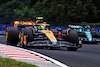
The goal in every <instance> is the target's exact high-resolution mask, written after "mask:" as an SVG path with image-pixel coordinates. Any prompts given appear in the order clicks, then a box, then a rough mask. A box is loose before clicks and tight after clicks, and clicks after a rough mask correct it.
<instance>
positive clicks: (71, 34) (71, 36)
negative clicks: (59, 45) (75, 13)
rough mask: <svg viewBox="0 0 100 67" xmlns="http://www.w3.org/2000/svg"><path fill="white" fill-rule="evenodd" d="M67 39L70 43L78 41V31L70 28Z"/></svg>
mask: <svg viewBox="0 0 100 67" xmlns="http://www.w3.org/2000/svg"><path fill="white" fill-rule="evenodd" d="M68 40H69V41H70V42H71V43H76V44H77V43H78V33H77V32H76V31H75V30H73V29H71V30H70V31H69V37H68Z"/></svg>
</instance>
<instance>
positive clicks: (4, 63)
mask: <svg viewBox="0 0 100 67" xmlns="http://www.w3.org/2000/svg"><path fill="white" fill-rule="evenodd" d="M0 67H37V66H36V65H32V64H27V63H24V62H19V61H16V60H13V59H8V58H2V57H0Z"/></svg>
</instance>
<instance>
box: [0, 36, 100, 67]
mask: <svg viewBox="0 0 100 67" xmlns="http://www.w3.org/2000/svg"><path fill="white" fill-rule="evenodd" d="M0 43H3V44H5V38H4V37H0ZM26 49H28V50H30V51H35V52H38V53H41V54H43V55H46V56H48V57H51V58H53V59H56V60H58V61H60V62H62V63H64V64H66V65H67V66H69V67H100V43H98V44H83V45H82V48H79V49H78V50H77V51H68V50H67V49H66V48H62V47H61V48H55V49H50V50H46V49H42V48H34V47H27V48H26Z"/></svg>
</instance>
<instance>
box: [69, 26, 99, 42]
mask: <svg viewBox="0 0 100 67" xmlns="http://www.w3.org/2000/svg"><path fill="white" fill-rule="evenodd" d="M68 27H69V28H71V29H74V30H76V31H77V32H78V35H79V37H80V38H81V40H82V42H83V43H98V42H100V35H99V32H98V31H97V30H95V29H94V28H92V29H91V27H90V26H89V25H83V26H79V25H69V26H68Z"/></svg>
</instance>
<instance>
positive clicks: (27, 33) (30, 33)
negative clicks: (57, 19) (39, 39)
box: [23, 27, 34, 43]
mask: <svg viewBox="0 0 100 67" xmlns="http://www.w3.org/2000/svg"><path fill="white" fill-rule="evenodd" d="M23 30H24V36H26V40H27V43H28V42H32V41H33V40H34V34H33V31H32V29H30V27H25V28H24V29H23Z"/></svg>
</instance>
